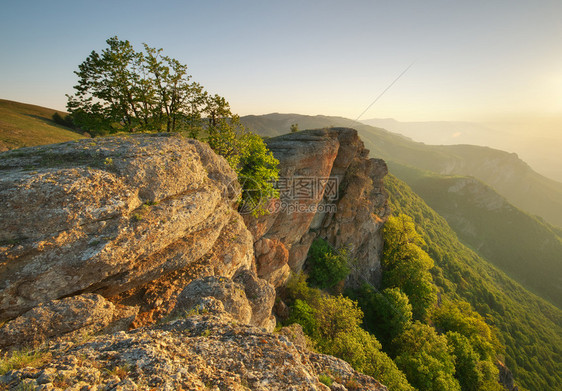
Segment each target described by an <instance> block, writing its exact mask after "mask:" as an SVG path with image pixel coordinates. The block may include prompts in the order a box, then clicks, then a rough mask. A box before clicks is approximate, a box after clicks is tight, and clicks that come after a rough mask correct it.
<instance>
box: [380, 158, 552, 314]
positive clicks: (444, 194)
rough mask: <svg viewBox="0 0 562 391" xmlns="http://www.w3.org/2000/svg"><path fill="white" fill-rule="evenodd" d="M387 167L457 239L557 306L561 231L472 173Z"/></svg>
mask: <svg viewBox="0 0 562 391" xmlns="http://www.w3.org/2000/svg"><path fill="white" fill-rule="evenodd" d="M389 167H390V170H391V171H392V172H393V173H394V174H395V175H396V176H397V177H398V178H400V179H402V180H403V181H405V182H407V183H409V185H410V186H411V187H412V189H413V190H414V191H415V192H416V194H419V195H420V196H421V197H422V198H423V199H424V201H425V202H427V204H428V205H429V206H430V207H431V208H433V209H434V210H435V211H436V212H438V213H439V214H440V215H441V216H443V217H444V218H445V219H446V220H447V223H448V224H449V225H450V226H451V228H453V229H454V230H455V232H456V233H457V235H458V236H459V238H460V239H461V240H462V242H463V243H464V244H466V245H468V246H469V247H470V248H472V249H473V250H475V251H476V252H477V253H478V254H479V255H481V256H482V257H483V258H485V259H486V260H487V261H490V262H492V263H493V264H494V265H496V266H498V267H499V268H500V269H501V270H503V271H504V272H505V273H507V274H508V275H509V276H510V277H512V278H514V279H515V280H517V281H518V282H520V283H521V284H522V285H524V286H525V288H527V289H529V290H531V291H532V292H534V293H536V294H538V295H539V296H541V297H543V298H545V299H547V300H549V301H551V302H552V303H553V304H555V305H557V306H558V308H562V285H561V284H560V276H562V258H561V257H562V236H560V234H559V233H558V232H557V229H556V228H555V227H553V226H551V225H549V224H548V223H546V222H544V221H543V220H542V219H540V218H537V217H534V216H530V215H529V214H527V213H525V212H524V211H522V210H520V209H519V208H516V207H515V206H513V205H511V204H510V203H509V202H508V201H507V200H506V199H505V198H504V197H502V196H500V195H499V194H497V193H496V192H495V191H494V190H493V189H491V188H490V187H488V186H486V185H485V184H484V183H482V182H480V181H479V180H477V179H475V178H469V177H463V176H444V175H438V174H435V173H432V172H428V171H423V170H420V169H417V168H413V167H408V166H404V165H401V164H397V163H393V162H390V163H389Z"/></svg>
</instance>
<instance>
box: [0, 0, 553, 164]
mask: <svg viewBox="0 0 562 391" xmlns="http://www.w3.org/2000/svg"><path fill="white" fill-rule="evenodd" d="M3 11H4V12H3V13H2V15H0V22H1V23H0V32H1V33H2V36H3V37H4V39H3V40H2V41H1V42H0V50H1V51H2V53H3V60H4V61H3V62H2V64H1V65H0V70H1V72H0V85H1V86H2V93H1V95H2V96H0V97H1V98H4V99H10V100H15V101H20V102H25V103H31V104H37V105H41V106H45V107H51V108H54V109H60V110H64V109H65V104H66V98H65V94H69V93H72V92H73V85H74V84H76V81H77V79H76V76H75V75H74V73H73V72H74V71H75V70H77V69H78V65H79V64H80V63H81V62H82V61H84V60H85V59H86V57H87V56H88V55H89V53H90V52H91V51H92V50H96V51H101V50H102V49H103V48H105V46H106V44H105V40H106V39H107V38H109V37H111V36H114V35H117V36H118V37H119V38H120V39H127V40H130V41H131V42H132V43H133V45H134V46H135V47H137V48H139V49H140V47H141V44H142V43H143V42H145V43H147V44H148V45H150V46H152V47H158V48H160V47H161V48H163V49H164V53H165V54H166V55H169V56H171V57H174V58H177V59H178V60H179V61H181V62H182V63H185V64H187V65H188V67H189V72H190V74H191V75H192V76H193V80H194V81H197V82H199V83H201V84H202V85H203V86H205V87H206V89H207V90H209V91H210V92H212V93H218V94H220V95H222V96H224V97H225V98H226V99H227V100H228V101H229V102H230V103H231V106H232V108H233V110H234V111H235V112H237V113H238V114H240V115H250V114H254V115H260V114H265V113H271V112H285V113H288V112H295V113H303V114H307V115H317V114H322V115H331V116H342V117H346V118H350V119H356V118H357V117H359V115H360V114H361V113H363V111H364V110H365V109H366V108H367V107H368V106H369V105H370V104H371V103H373V102H374V100H375V98H377V97H378V96H379V95H380V94H381V92H382V91H384V90H385V89H386V88H388V87H389V86H390V85H391V84H392V83H393V81H395V80H396V78H397V77H398V76H399V75H400V74H401V73H402V72H404V71H405V70H406V69H407V68H408V67H410V66H411V67H410V68H409V69H408V71H407V72H405V73H404V74H403V75H402V77H400V78H399V80H397V81H396V82H395V84H393V85H392V87H391V88H389V89H388V91H386V93H384V94H383V95H382V96H381V97H380V99H378V100H377V101H376V103H375V104H374V105H373V106H372V107H370V109H369V110H367V111H366V112H365V113H364V114H363V115H362V117H361V118H360V119H363V120H364V119H369V118H395V119H397V120H398V121H401V122H412V121H467V122H475V123H480V124H492V123H495V124H499V125H497V126H498V128H501V130H502V131H503V132H506V135H505V137H507V138H508V139H509V138H513V140H506V141H508V142H507V143H506V144H508V145H511V144H514V145H519V144H521V143H523V144H525V141H521V140H523V139H525V138H526V139H527V140H528V141H526V142H527V143H530V144H531V145H529V146H527V149H533V148H534V149H536V152H534V154H535V155H540V154H542V153H545V151H550V149H552V148H551V145H552V140H559V139H562V52H561V51H560V50H557V47H558V45H559V42H561V41H562V20H561V19H560V15H562V2H560V1H558V0H541V1H536V2H528V1H512V0H498V1H493V2H490V1H473V2H469V3H464V2H462V3H461V2H451V1H446V0H429V1H426V2H419V1H413V0H409V1H401V2H387V1H351V2H346V3H342V2H337V1H324V2H321V3H318V2H304V3H303V2H298V1H287V2H283V3H270V2H258V1H249V0H244V1H238V2H227V1H216V0H212V1H208V2H194V1H187V2H184V1H163V2H160V3H158V4H156V3H153V2H149V1H132V0H124V1H120V2H117V3H115V2H109V1H104V0H102V1H99V2H96V3H89V2H75V1H70V0H65V1H57V2H55V3H51V2H44V1H38V0H32V1H27V2H9V3H7V4H5V5H4V9H3ZM529 140H532V141H529ZM541 140H542V141H541ZM420 141H423V140H420ZM482 142H483V143H486V142H491V141H485V140H483V141H482ZM554 144H555V145H559V144H558V141H556V142H555V143H554ZM518 148H519V149H523V148H522V147H518ZM556 152H557V151H556V150H555V151H554V156H551V160H552V159H554V161H555V163H554V164H556V159H557V158H558V155H559V153H556ZM548 153H549V154H550V153H551V152H548ZM558 165H562V162H560V161H559V159H558ZM561 170H562V169H561Z"/></svg>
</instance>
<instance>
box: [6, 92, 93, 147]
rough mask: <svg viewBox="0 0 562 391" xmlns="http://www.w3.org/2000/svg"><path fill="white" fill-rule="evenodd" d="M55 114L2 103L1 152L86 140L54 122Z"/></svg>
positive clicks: (40, 108) (18, 104)
mask: <svg viewBox="0 0 562 391" xmlns="http://www.w3.org/2000/svg"><path fill="white" fill-rule="evenodd" d="M56 111H57V110H53V109H48V108H45V107H41V106H35V105H29V104H25V103H19V102H13V101H9V100H4V99H0V151H5V150H8V149H14V148H21V147H30V146H34V145H43V144H53V143H60V142H64V141H71V140H77V139H80V138H84V136H82V135H80V134H78V133H76V132H73V131H72V130H70V129H68V128H66V127H64V126H61V125H58V124H56V123H55V122H53V120H52V115H53V114H54V113H55V112H56ZM59 114H61V115H63V114H65V113H63V112H60V111H59Z"/></svg>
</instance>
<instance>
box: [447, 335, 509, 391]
mask: <svg viewBox="0 0 562 391" xmlns="http://www.w3.org/2000/svg"><path fill="white" fill-rule="evenodd" d="M446 336H447V340H448V343H449V346H451V347H452V353H453V355H454V357H455V377H456V378H457V379H458V381H459V384H460V386H461V389H462V391H501V390H502V389H503V387H501V385H500V384H499V383H498V376H499V375H498V369H497V368H496V366H495V365H494V363H493V362H491V361H489V360H481V359H480V354H479V353H478V352H476V351H475V350H474V348H473V346H472V344H471V343H470V341H469V339H468V338H466V337H465V336H464V335H461V334H459V333H457V332H453V331H449V332H448V333H447V334H446Z"/></svg>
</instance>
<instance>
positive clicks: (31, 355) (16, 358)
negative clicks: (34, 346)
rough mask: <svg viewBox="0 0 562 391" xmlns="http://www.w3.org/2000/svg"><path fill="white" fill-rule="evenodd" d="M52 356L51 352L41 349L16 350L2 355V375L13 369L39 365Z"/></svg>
mask: <svg viewBox="0 0 562 391" xmlns="http://www.w3.org/2000/svg"><path fill="white" fill-rule="evenodd" d="M49 358H50V354H49V353H46V352H43V351H39V350H28V349H24V350H14V351H12V352H11V353H6V354H5V356H3V357H0V376H2V375H5V374H6V373H8V372H10V371H11V370H13V369H21V368H25V367H38V366H41V365H43V364H44V363H45V362H46V361H48V359H49Z"/></svg>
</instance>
